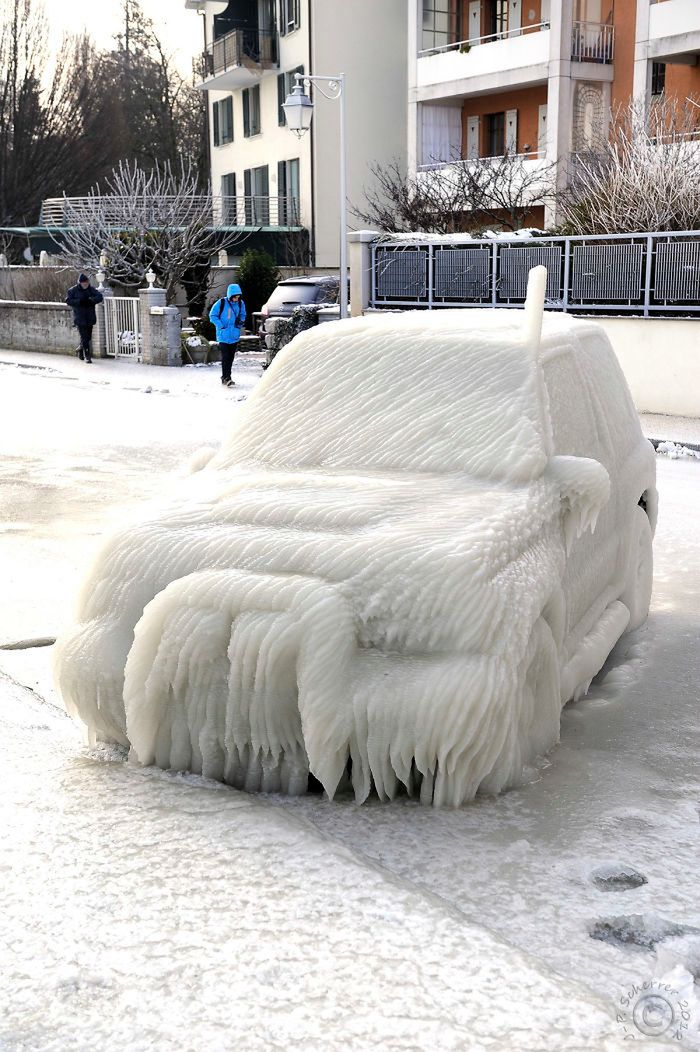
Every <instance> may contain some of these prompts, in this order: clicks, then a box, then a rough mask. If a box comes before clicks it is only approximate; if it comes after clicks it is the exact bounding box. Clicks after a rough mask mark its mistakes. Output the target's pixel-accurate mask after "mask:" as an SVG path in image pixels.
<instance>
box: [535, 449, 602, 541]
mask: <svg viewBox="0 0 700 1052" xmlns="http://www.w3.org/2000/svg"><path fill="white" fill-rule="evenodd" d="M545 478H550V479H551V480H552V482H553V483H554V484H555V485H556V487H557V489H558V490H559V494H560V497H561V502H562V511H563V512H564V537H565V540H566V552H567V555H568V554H569V552H570V551H571V546H572V544H573V543H574V540H575V539H576V538H577V537H580V536H581V534H582V533H583V532H584V530H587V529H590V531H591V533H593V531H594V530H595V527H596V522H597V521H598V516H599V515H600V512H601V511H602V509H603V507H604V506H605V505H606V504H607V501H608V498H609V497H610V476H609V475H608V473H607V471H606V470H605V468H604V467H603V465H602V464H600V463H599V462H598V461H597V460H592V459H591V458H590V457H565V456H555V457H551V459H550V460H549V463H548V464H547V467H546V469H545Z"/></svg>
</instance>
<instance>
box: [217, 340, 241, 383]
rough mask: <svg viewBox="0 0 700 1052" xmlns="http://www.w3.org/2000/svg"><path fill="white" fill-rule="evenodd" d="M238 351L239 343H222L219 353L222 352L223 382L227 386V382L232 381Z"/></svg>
mask: <svg viewBox="0 0 700 1052" xmlns="http://www.w3.org/2000/svg"><path fill="white" fill-rule="evenodd" d="M237 350H238V344H237V343H220V344H219V351H220V352H221V382H222V384H225V383H226V381H227V380H230V379H231V367H232V366H233V359H234V358H235V357H236V351H237Z"/></svg>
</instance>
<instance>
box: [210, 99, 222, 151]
mask: <svg viewBox="0 0 700 1052" xmlns="http://www.w3.org/2000/svg"><path fill="white" fill-rule="evenodd" d="M212 114H213V118H214V146H218V145H219V143H220V141H221V136H220V134H219V103H218V102H215V103H214V105H213V106H212Z"/></svg>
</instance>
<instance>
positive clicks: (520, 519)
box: [57, 275, 657, 805]
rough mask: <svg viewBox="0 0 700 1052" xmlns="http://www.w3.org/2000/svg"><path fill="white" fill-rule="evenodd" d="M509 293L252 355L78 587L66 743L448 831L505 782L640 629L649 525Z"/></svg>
mask: <svg viewBox="0 0 700 1052" xmlns="http://www.w3.org/2000/svg"><path fill="white" fill-rule="evenodd" d="M536 288H537V290H538V296H537V297H535V298H534V300H533V299H532V297H530V293H528V296H529V297H530V303H529V305H528V308H527V309H526V311H525V312H518V311H513V310H508V311H505V310H504V311H491V310H488V311H478V310H475V311H470V310H461V311H459V310H446V311H444V312H437V311H436V312H433V311H424V312H407V313H405V314H402V315H395V314H389V315H385V316H381V317H376V316H375V317H368V318H359V319H352V320H349V321H343V322H338V323H336V324H333V325H323V326H320V327H318V328H315V329H311V330H308V331H307V332H304V333H301V334H300V335H299V336H298V337H296V338H295V339H294V340H293V341H292V343H290V344H289V345H288V346H287V347H286V348H285V349H284V350H283V351H282V352H281V353H280V354H279V356H278V357H277V358H276V359H275V361H274V363H273V365H272V366H271V367H270V369H269V370H268V372H267V373H266V374H265V377H264V378H263V380H262V381H261V382H260V384H259V385H258V387H257V388H256V390H255V391H254V392H253V395H252V397H251V398H250V400H249V401H248V403H247V404H246V405H245V406H244V407H243V409H242V410H241V413H240V416H239V417H238V419H237V420H236V422H235V423H234V426H233V428H232V431H231V433H230V435H229V438H228V440H227V441H226V442H225V443H224V445H223V447H222V449H221V451H220V452H219V453H218V454H217V455H216V456H214V457H213V459H211V461H210V462H209V464H208V465H207V466H206V467H205V468H204V469H203V470H202V471H200V472H199V473H198V474H196V475H195V476H193V478H192V479H191V480H190V481H189V483H188V484H187V486H185V487H183V490H182V493H181V495H180V496H179V497H178V499H177V501H176V502H175V503H173V504H172V505H171V506H169V507H167V508H164V509H163V510H162V511H161V512H159V513H157V514H154V515H152V516H151V518H150V519H149V520H148V521H146V522H144V523H143V524H142V525H141V526H140V527H138V528H133V527H131V528H129V529H128V530H125V531H124V532H122V533H120V534H118V535H117V536H116V537H114V538H113V539H112V540H111V541H110V542H109V543H108V544H107V546H106V549H105V550H104V552H103V553H102V557H101V558H100V559H99V560H98V562H97V563H96V566H95V569H94V570H93V572H92V575H91V576H90V577H89V578H88V580H87V582H86V585H85V587H84V590H83V596H82V600H81V603H80V606H79V612H78V624H77V625H76V627H75V629H74V630H73V631H72V632H71V633H69V634H67V635H66V636H65V637H64V638H63V640H62V641H61V642H60V644H59V646H58V659H57V664H58V676H59V682H60V686H61V690H62V692H63V695H64V698H65V700H66V704H67V706H68V708H69V711H71V712H73V713H75V714H77V715H79V716H80V718H81V719H82V720H83V721H84V722H85V723H86V724H87V725H88V728H89V731H90V734H91V737H92V738H93V739H101V740H105V741H114V742H121V743H123V744H125V745H126V744H129V745H130V746H131V749H132V752H131V755H132V757H134V758H135V759H137V760H138V761H139V762H141V763H145V764H150V763H155V764H158V765H159V766H161V767H165V768H172V769H174V770H190V771H195V772H197V773H202V774H203V775H205V776H206V777H210V778H216V779H219V780H222V781H225V782H228V783H230V784H231V785H234V786H238V787H240V788H246V789H248V790H256V789H262V790H270V791H279V790H281V791H283V792H288V793H299V792H304V791H305V790H306V788H307V784H308V782H309V778H310V776H311V775H313V776H314V777H315V778H316V779H317V781H318V782H320V783H321V784H322V785H323V787H324V789H325V790H326V792H327V793H328V794H329V796H331V797H332V796H333V794H334V793H335V792H336V791H339V790H340V789H342V788H344V787H346V788H347V787H350V786H351V787H352V789H353V790H354V792H355V795H356V798H357V799H358V800H360V801H362V800H364V799H366V797H367V796H368V795H369V793H370V792H372V791H374V792H375V793H376V794H377V795H378V796H379V797H380V798H382V799H387V798H389V799H390V798H392V797H393V796H395V795H396V793H397V792H399V791H405V792H408V793H416V794H419V795H420V798H421V800H422V801H424V802H426V803H433V804H436V805H437V804H452V805H457V804H461V803H464V802H465V801H467V800H470V799H471V798H472V797H473V796H474V795H475V794H476V793H477V792H498V791H500V790H502V789H504V788H506V787H508V786H513V785H517V784H519V783H520V782H522V780H523V778H524V777H525V776H526V773H527V771H528V769H529V767H530V765H532V763H533V762H534V761H535V760H536V758H537V757H538V756H541V755H543V754H544V753H546V752H547V750H548V749H550V748H551V747H552V746H553V745H554V744H555V742H556V741H557V739H558V734H559V720H560V712H561V706H562V704H563V703H565V702H566V701H568V700H569V699H571V698H576V697H578V696H579V694H581V693H582V692H584V691H585V690H587V688H588V684H589V682H590V680H591V678H592V676H594V675H595V674H596V673H597V672H598V671H599V669H600V668H601V667H602V665H603V663H604V661H605V659H606V658H607V656H608V654H609V652H610V650H611V648H612V647H613V646H614V644H615V642H616V641H617V640H618V639H619V637H620V636H621V635H622V634H623V633H624V632H626V631H630V630H631V629H634V628H636V627H638V626H639V625H640V624H641V623H642V622H643V621H644V619H645V618H646V615H647V611H648V608H649V600H650V594H651V580H652V548H651V545H652V535H653V529H654V525H655V520H656V503H657V499H656V487H655V468H654V453H653V449H652V447H651V445H650V444H649V443H648V442H646V441H645V439H644V438H643V436H642V433H641V430H640V426H639V421H638V419H637V416H636V413H635V410H634V406H633V404H632V401H631V398H630V395H629V391H628V390H627V387H626V384H625V381H624V378H623V376H622V373H621V371H620V368H619V366H618V364H617V361H616V359H615V356H614V354H613V351H612V349H611V347H610V344H609V342H608V340H607V337H606V336H605V333H604V332H603V330H602V329H601V328H600V327H599V326H597V325H595V324H593V323H591V322H587V321H577V320H575V319H571V318H569V317H566V316H562V315H555V314H550V315H547V316H545V317H544V319H543V318H542V312H541V307H542V302H543V297H544V278H543V277H542V275H539V276H537V282H536ZM533 302H534V303H535V306H536V305H537V304H539V311H538V310H537V309H533Z"/></svg>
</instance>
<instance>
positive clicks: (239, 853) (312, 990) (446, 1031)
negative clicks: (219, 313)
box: [0, 352, 700, 1052]
mask: <svg viewBox="0 0 700 1052" xmlns="http://www.w3.org/2000/svg"><path fill="white" fill-rule="evenodd" d="M259 375H260V366H259V362H258V361H256V359H255V357H254V356H243V357H242V359H241V361H240V363H239V365H238V368H237V370H236V372H235V373H234V378H235V379H236V381H237V383H238V384H239V387H238V388H237V389H233V391H232V392H228V391H224V390H223V389H222V388H221V386H220V383H219V380H218V373H217V370H216V367H211V368H202V369H182V370H175V369H172V370H164V369H157V368H149V367H145V366H137V365H131V364H127V363H124V362H96V363H95V364H94V365H93V366H86V365H84V364H83V363H80V362H78V361H77V360H75V361H74V360H70V359H65V358H58V357H55V356H50V355H38V354H37V355H29V354H20V353H12V352H0V429H1V434H2V450H3V453H4V457H3V461H2V464H1V465H0V494H1V495H2V507H3V509H4V512H5V514H4V515H3V517H2V518H3V522H2V523H1V524H0V574H1V579H2V581H3V586H4V587H3V598H4V602H3V604H2V610H1V612H0V641H12V640H17V639H21V638H27V637H36V636H54V635H56V634H57V632H58V631H59V630H60V629H61V627H62V626H63V624H64V623H65V622H66V620H67V619H68V614H69V611H70V605H71V600H72V597H73V594H74V592H75V588H76V585H77V581H78V579H79V577H80V576H82V573H83V570H84V566H85V563H86V561H87V560H89V559H90V558H91V557H92V556H93V555H94V551H95V548H96V546H97V544H98V542H99V539H100V536H101V535H102V534H103V533H104V532H105V531H110V530H111V529H113V527H114V525H115V523H116V522H117V521H119V520H120V519H122V518H123V517H124V516H127V517H133V518H137V517H138V518H140V517H142V515H143V509H142V503H143V501H144V500H146V499H150V498H151V497H156V496H158V495H159V494H160V495H162V494H164V493H165V492H166V491H167V490H168V489H169V488H171V487H173V486H177V485H178V474H177V473H178V472H179V471H181V470H182V469H183V468H184V466H185V465H186V464H187V462H188V460H189V458H190V456H191V454H192V452H193V451H194V450H196V448H197V447H199V446H200V445H217V444H218V442H219V441H220V440H221V437H222V435H223V432H224V430H225V428H226V426H227V423H228V422H229V421H230V419H231V417H232V414H233V413H235V412H236V408H237V404H238V403H237V399H239V398H241V397H243V396H245V393H246V392H247V391H248V390H250V388H251V387H252V385H253V384H254V382H255V380H256V378H257V377H258V376H259ZM149 387H150V388H151V391H150V393H146V391H147V388H149ZM164 389H167V392H168V393H167V394H166V393H164ZM645 430H646V432H647V433H648V434H652V435H653V437H656V438H666V437H668V438H672V439H675V440H679V441H691V440H692V439H691V438H690V436H689V435H686V434H682V433H677V432H673V431H672V430H671V431H669V432H668V433H664V432H659V429H658V426H656V422H655V426H654V428H653V430H649V429H648V428H645ZM658 471H659V489H660V501H661V503H660V515H659V529H658V533H657V542H656V560H657V572H656V589H655V596H654V602H653V608H652V615H651V617H650V621H649V623H648V625H647V626H646V627H645V628H644V629H642V630H640V632H638V633H637V635H636V637H630V638H629V639H628V640H627V641H625V642H623V643H622V644H621V645H620V647H618V648H617V650H616V652H615V653H614V654H613V657H612V659H611V661H610V662H609V664H608V667H607V669H606V670H604V672H603V674H602V675H601V676H600V677H599V679H598V681H597V682H596V683H595V684H594V686H593V688H592V690H591V693H590V694H589V696H588V698H587V699H585V700H584V701H582V702H580V703H579V704H578V705H575V706H569V707H567V709H566V710H565V712H564V714H563V721H562V744H561V745H560V746H559V747H558V748H557V749H556V750H555V751H554V752H553V753H552V755H551V756H550V758H549V761H548V763H547V764H545V765H544V766H543V769H542V771H541V773H540V777H539V778H538V780H536V781H534V782H533V783H531V784H529V785H527V786H525V787H523V788H522V789H520V790H517V791H514V792H511V793H507V794H505V795H504V796H501V797H499V798H497V799H483V800H479V801H477V802H476V803H475V804H473V805H471V806H469V807H465V808H463V809H461V810H458V811H433V810H428V809H422V808H420V807H419V806H418V805H416V804H413V803H411V802H409V801H403V802H398V803H394V804H392V805H380V804H377V803H370V804H369V805H365V806H364V807H362V808H358V807H356V806H355V805H354V804H353V803H351V802H349V801H339V802H337V803H334V804H329V803H328V802H325V801H324V800H323V799H321V798H320V797H318V796H309V797H306V798H303V799H297V800H290V799H285V798H282V797H274V798H269V797H250V796H246V795H245V794H242V793H238V792H236V791H235V790H232V789H227V788H225V787H220V786H214V785H211V784H205V783H203V782H202V781H201V780H200V779H196V778H194V777H191V776H189V777H175V776H170V775H166V774H163V773H162V772H157V771H151V770H147V771H144V770H139V769H138V768H135V767H132V766H130V765H125V764H124V763H123V762H121V757H120V756H119V755H118V754H117V753H114V752H113V753H109V752H107V751H105V750H103V751H102V752H101V753H97V754H90V753H88V752H87V751H86V750H85V749H84V748H83V747H82V745H81V741H80V737H79V734H78V731H77V729H76V728H75V727H74V726H73V725H72V724H71V723H70V722H69V721H68V720H67V718H66V717H65V716H64V715H63V714H62V713H61V712H60V710H59V709H58V708H56V707H55V706H56V703H57V699H56V697H55V695H54V694H53V692H52V690H51V688H50V686H49V677H48V664H49V661H50V656H51V648H50V647H47V648H44V649H40V650H37V649H34V650H25V651H15V652H0V669H2V670H4V674H3V675H2V676H0V699H1V700H0V714H1V715H0V721H1V722H2V725H3V731H2V742H3V746H2V749H3V760H2V764H3V767H2V770H3V778H2V782H3V789H4V792H3V795H2V798H1V799H2V807H3V811H4V818H3V825H4V828H5V831H6V832H8V833H9V836H7V838H6V839H5V847H4V848H3V849H2V855H0V866H2V869H3V885H2V886H3V894H2V900H1V906H2V911H3V913H4V917H3V919H2V920H1V921H0V924H1V925H2V930H3V934H4V935H5V937H6V938H5V939H4V940H3V943H4V949H3V950H0V954H3V955H6V957H5V960H3V962H2V966H1V968H0V973H1V974H2V975H3V978H2V979H0V1013H3V1014H2V1015H0V1019H1V1020H2V1022H1V1023H0V1047H3V1048H5V1047H6V1048H8V1049H20V1048H21V1049H37V1050H39V1049H40V1050H45V1049H52V1050H53V1049H56V1050H57V1052H58V1050H61V1052H63V1050H64V1049H66V1048H71V1049H83V1048H84V1049H87V1048H105V1047H115V1046H117V1045H121V1046H122V1047H124V1048H128V1049H130V1050H131V1049H182V1048H195V1047H197V1048H207V1049H223V1048H230V1047H238V1048H242V1049H246V1052H248V1050H254V1049H258V1048H260V1049H263V1048H266V1049H267V1048H280V1049H292V1048H298V1049H304V1050H310V1049H319V1050H329V1049H335V1048H341V1047H342V1048H344V1049H352V1050H359V1049H365V1048H367V1049H369V1048H373V1047H376V1048H379V1049H407V1048H411V1049H423V1048H425V1049H428V1048H430V1049H440V1050H442V1049H451V1048H454V1049H471V1048H474V1049H489V1048H494V1049H495V1048H499V1049H500V1048H512V1049H516V1048H517V1049H527V1048H533V1049H550V1048H551V1049H563V1048H574V1047H578V1048H598V1049H604V1048H615V1047H618V1044H619V1045H620V1047H621V1042H622V1040H623V1039H624V1038H625V1037H626V1036H628V1033H630V1034H632V1035H633V1036H634V1037H635V1038H636V1039H641V1034H640V1033H639V1031H638V1030H637V1029H636V1027H635V1025H634V1021H633V1020H632V1007H633V1006H632V1005H631V1004H628V1003H624V1002H623V1000H622V999H624V998H625V996H626V994H627V993H628V992H629V988H630V987H631V986H632V985H633V984H637V985H638V986H641V985H642V983H643V982H644V981H647V982H648V981H650V980H651V979H652V978H654V977H656V979H658V980H661V979H663V980H664V982H665V983H666V985H668V986H669V989H670V990H677V991H678V995H677V1000H683V999H686V1000H688V1001H689V1003H691V1008H692V1011H691V1013H690V1014H691V1017H692V1018H691V1021H690V1028H689V1030H688V1031H685V1032H684V1034H683V1037H684V1042H685V1045H686V1046H687V1047H691V1048H692V1047H696V1048H697V1047H700V1040H699V1039H698V1027H700V1006H698V1004H697V1000H695V1001H694V1002H693V1000H692V999H693V998H694V996H695V995H694V990H693V976H695V977H696V978H697V977H700V909H699V905H698V892H697V887H696V885H697V858H698V848H699V847H700V843H699V841H700V824H699V822H698V818H699V813H698V802H697V801H698V782H699V781H700V764H699V763H698V759H699V758H700V757H699V754H700V740H699V737H700V733H699V727H698V719H697V695H698V688H697V682H698V671H699V670H700V669H699V661H698V657H697V637H698V623H699V621H700V612H699V611H700V536H699V535H698V530H697V521H698V516H699V513H700V464H699V463H698V462H697V461H696V460H668V459H666V458H659V460H658ZM18 684H24V687H21V686H18ZM27 688H29V689H27ZM43 699H46V702H45V701H44V700H43ZM8 845H9V846H8ZM594 936H595V937H594ZM694 989H695V991H697V989H698V987H697V984H696V985H695V988H694ZM636 996H637V995H635V996H634V997H633V1001H634V999H635V998H636ZM665 996H668V997H672V995H671V994H670V993H667V994H666V995H665ZM674 997H675V995H674ZM672 999H673V998H672ZM616 1012H617V1013H618V1015H619V1019H618V1020H617V1021H616V1018H615V1016H616ZM635 1018H639V1016H637V1017H635ZM691 1031H694V1033H692V1032H691ZM652 1032H653V1031H652ZM3 1042H4V1043H3ZM646 1047H648V1048H652V1047H661V1046H659V1045H658V1044H657V1043H656V1042H654V1041H650V1042H648V1043H647V1046H646Z"/></svg>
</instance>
